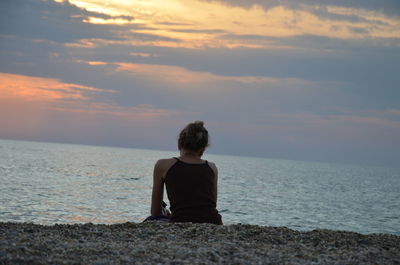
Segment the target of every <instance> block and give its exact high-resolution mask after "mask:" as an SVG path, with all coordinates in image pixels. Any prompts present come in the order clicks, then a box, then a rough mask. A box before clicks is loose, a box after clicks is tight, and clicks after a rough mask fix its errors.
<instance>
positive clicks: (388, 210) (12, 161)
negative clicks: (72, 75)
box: [0, 140, 400, 235]
mask: <svg viewBox="0 0 400 265" xmlns="http://www.w3.org/2000/svg"><path fill="white" fill-rule="evenodd" d="M177 155H178V153H177V152H166V151H154V150H140V149H128V148H112V147H97V146H84V145H69V144H54V143H40V142H25V141H9V140H0V183H1V184H0V221H2V222H7V221H10V222H34V223H39V224H54V223H69V224H73V223H85V222H92V223H105V224H111V223H120V222H127V221H131V222H141V221H142V220H143V219H144V218H145V217H147V216H148V215H149V212H150V199H151V198H150V197H151V186H152V171H153V166H154V163H155V162H156V161H157V160H158V159H159V158H166V157H172V156H177ZM204 158H205V159H207V160H210V161H213V162H215V163H216V164H217V166H218V168H219V186H218V207H217V208H218V210H219V211H220V213H221V215H222V217H223V221H224V223H225V224H234V223H245V224H257V225H265V226H286V227H289V228H292V229H296V230H302V231H305V230H313V229H335V230H347V231H354V232H359V233H364V234H367V233H391V234H397V235H400V170H396V169H385V168H372V167H371V168H367V167H356V166H348V165H338V164H327V163H312V162H301V161H289V160H276V159H266V158H254V157H238V156H224V155H211V154H206V155H205V157H204ZM164 197H165V198H164V199H165V200H166V201H167V198H166V195H164Z"/></svg>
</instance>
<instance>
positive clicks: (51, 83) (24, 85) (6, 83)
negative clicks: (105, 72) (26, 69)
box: [0, 73, 116, 101]
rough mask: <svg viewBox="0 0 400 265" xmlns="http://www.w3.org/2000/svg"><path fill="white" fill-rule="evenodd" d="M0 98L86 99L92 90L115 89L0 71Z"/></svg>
mask: <svg viewBox="0 0 400 265" xmlns="http://www.w3.org/2000/svg"><path fill="white" fill-rule="evenodd" d="M0 80H1V83H0V90H1V94H0V97H1V98H3V99H4V98H11V99H12V98H19V99H24V100H29V101H39V100H46V101H53V100H64V99H67V100H68V99H74V100H77V99H78V100H87V99H89V96H88V94H89V93H93V92H107V93H115V92H116V91H115V90H106V89H98V88H95V87H90V86H83V85H79V84H72V83H63V82H61V81H60V80H57V79H52V78H41V77H30V76H23V75H16V74H8V73H0Z"/></svg>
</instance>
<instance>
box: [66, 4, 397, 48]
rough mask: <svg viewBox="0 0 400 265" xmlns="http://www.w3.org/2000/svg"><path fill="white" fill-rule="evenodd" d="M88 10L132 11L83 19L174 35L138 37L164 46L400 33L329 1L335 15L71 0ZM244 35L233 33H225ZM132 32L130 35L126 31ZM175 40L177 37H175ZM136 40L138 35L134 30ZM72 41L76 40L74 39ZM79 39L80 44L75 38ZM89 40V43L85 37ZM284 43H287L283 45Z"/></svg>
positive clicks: (381, 19) (390, 23)
mask: <svg viewBox="0 0 400 265" xmlns="http://www.w3.org/2000/svg"><path fill="white" fill-rule="evenodd" d="M69 1H70V2H71V3H73V4H75V5H77V6H78V7H81V8H86V9H87V10H89V11H94V12H99V13H103V14H107V15H111V16H121V15H126V16H131V17H134V19H133V20H126V19H122V18H112V19H103V18H95V17H91V18H88V19H86V20H84V21H83V22H86V23H93V24H115V25H120V24H141V25H145V27H144V28H142V29H134V30H132V34H133V35H134V33H144V34H150V35H154V36H162V37H168V38H172V39H174V40H171V41H147V42H143V41H139V42H141V43H137V44H136V45H140V44H141V45H152V46H165V47H183V48H203V47H227V48H236V47H248V48H282V47H281V46H280V45H278V44H276V43H273V42H271V41H267V40H263V39H262V38H246V37H245V36H242V35H243V33H245V34H246V35H253V36H259V37H290V36H299V35H317V36H324V37H330V38H340V39H366V38H371V39H372V38H382V39H385V38H398V36H400V21H399V20H398V19H396V18H393V17H386V16H385V15H384V14H382V13H380V12H379V11H368V10H364V9H355V8H347V7H336V6H327V7H326V10H327V12H328V13H329V14H331V15H332V16H328V17H323V16H318V15H316V14H314V13H313V12H312V10H314V9H315V8H317V7H316V6H312V5H310V6H309V7H308V9H297V10H294V9H290V8H287V7H284V6H276V7H273V8H270V9H268V10H265V9H263V8H262V7H260V6H257V5H254V6H252V7H251V8H244V7H237V6H229V5H225V4H223V3H221V2H218V1H198V0H187V1H180V0H171V1H163V0H148V1H134V2H132V1H125V0H109V1H107V4H106V5H105V4H104V1H101V0H69ZM335 15H338V16H339V17H340V16H352V17H357V18H359V19H357V20H353V21H352V20H343V19H342V20H341V19H338V18H336V19H335ZM234 35H236V36H241V37H240V38H236V39H235V38H233V39H232V38H229V37H225V36H234ZM126 37H127V38H129V36H126ZM175 40H176V41H175ZM131 41H132V42H133V41H134V39H133V36H132V40H131ZM71 45H74V44H71ZM75 45H78V44H75ZM85 45H90V43H86V44H85ZM284 48H285V47H284Z"/></svg>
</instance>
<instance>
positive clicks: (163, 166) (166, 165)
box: [154, 158, 176, 178]
mask: <svg viewBox="0 0 400 265" xmlns="http://www.w3.org/2000/svg"><path fill="white" fill-rule="evenodd" d="M175 163H176V159H174V158H166V159H160V160H158V161H157V163H156V165H155V167H154V168H155V170H158V171H161V172H162V174H161V175H162V177H163V178H164V176H165V174H166V173H167V171H168V170H169V169H170V168H171V167H172V166H173V165H174V164H175Z"/></svg>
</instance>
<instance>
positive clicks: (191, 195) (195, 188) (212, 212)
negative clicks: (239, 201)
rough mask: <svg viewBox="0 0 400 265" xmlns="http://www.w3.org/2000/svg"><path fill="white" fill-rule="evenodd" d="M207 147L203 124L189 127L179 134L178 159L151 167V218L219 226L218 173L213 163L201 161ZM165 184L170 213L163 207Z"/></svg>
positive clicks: (168, 160) (161, 162)
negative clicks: (152, 172) (152, 170)
mask: <svg viewBox="0 0 400 265" xmlns="http://www.w3.org/2000/svg"><path fill="white" fill-rule="evenodd" d="M207 146H208V132H207V130H206V128H204V124H203V122H202V121H196V122H194V123H190V124H188V125H187V126H186V127H185V128H184V129H183V130H182V131H181V133H180V134H179V140H178V148H179V151H180V156H179V157H174V158H168V159H160V160H158V161H157V163H156V165H155V166H154V174H153V192H152V198H151V217H149V218H147V219H146V220H159V219H163V218H164V220H165V219H166V217H168V218H169V220H170V221H171V222H193V223H213V224H222V220H221V215H220V214H219V213H218V211H217V209H216V205H217V181H218V171H217V167H216V166H215V164H214V163H212V162H208V161H206V160H203V159H201V157H202V155H203V153H204V151H205V149H206V148H207ZM164 184H165V186H166V189H167V195H168V199H169V202H170V205H171V207H170V210H171V212H169V211H167V210H166V209H165V208H164V207H163V205H162V204H163V201H162V199H163V191H164Z"/></svg>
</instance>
